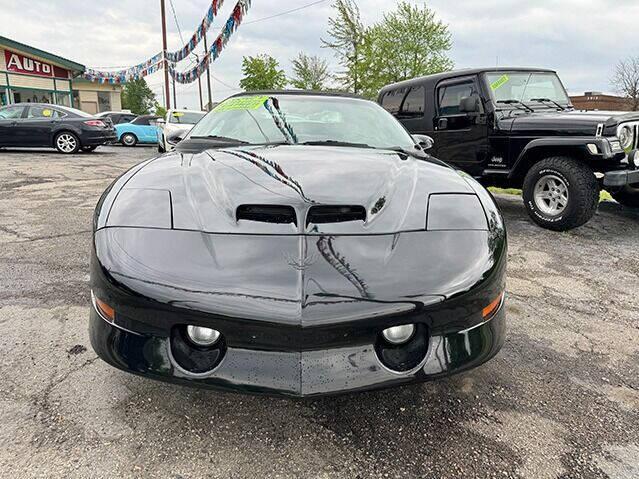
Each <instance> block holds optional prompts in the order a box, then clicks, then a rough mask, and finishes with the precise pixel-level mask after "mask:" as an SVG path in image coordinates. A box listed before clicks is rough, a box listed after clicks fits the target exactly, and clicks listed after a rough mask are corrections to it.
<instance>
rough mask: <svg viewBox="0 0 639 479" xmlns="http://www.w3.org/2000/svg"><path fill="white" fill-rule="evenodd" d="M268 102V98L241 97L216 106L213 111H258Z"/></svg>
mask: <svg viewBox="0 0 639 479" xmlns="http://www.w3.org/2000/svg"><path fill="white" fill-rule="evenodd" d="M266 100H268V96H266V95H260V96H239V97H236V98H229V99H228V100H226V101H223V102H222V103H220V104H219V105H218V106H216V107H215V108H214V109H213V111H215V112H222V111H232V110H257V109H258V108H260V107H261V106H262V105H264V103H265V102H266Z"/></svg>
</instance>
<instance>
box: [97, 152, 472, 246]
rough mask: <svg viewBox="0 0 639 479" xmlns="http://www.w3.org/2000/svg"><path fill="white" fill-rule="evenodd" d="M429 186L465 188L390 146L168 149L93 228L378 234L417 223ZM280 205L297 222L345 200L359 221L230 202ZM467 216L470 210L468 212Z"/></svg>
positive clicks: (420, 225) (439, 167)
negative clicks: (255, 213) (248, 211)
mask: <svg viewBox="0 0 639 479" xmlns="http://www.w3.org/2000/svg"><path fill="white" fill-rule="evenodd" d="M434 193H461V194H474V190H473V189H472V188H471V187H470V186H469V184H468V183H467V182H466V180H465V179H464V178H463V177H462V176H460V175H459V174H458V173H457V172H456V171H455V170H453V169H451V168H450V167H448V166H447V165H444V164H443V163H441V162H439V161H437V160H434V159H433V160H429V159H428V158H424V159H417V158H413V157H410V156H407V155H404V154H401V153H396V152H394V151H390V150H376V149H368V148H349V147H326V146H302V145H280V146H252V147H235V148H223V149H209V150H206V151H203V152H198V153H184V152H179V151H176V152H174V153H172V154H168V155H164V156H161V157H158V158H157V159H155V160H152V161H150V162H148V163H147V164H146V165H144V166H143V167H142V168H139V169H138V170H137V171H136V172H135V173H134V174H133V176H131V177H130V178H128V180H127V181H126V183H125V184H124V186H123V187H122V188H120V189H119V191H117V192H116V191H113V188H112V192H111V193H109V195H110V196H111V197H114V200H113V205H112V206H111V207H110V208H108V210H109V211H108V213H106V212H104V211H105V210H106V209H107V208H104V207H103V208H101V210H102V211H103V213H101V215H102V216H104V215H105V214H107V215H108V218H107V219H105V218H102V219H101V220H99V221H98V227H100V226H104V225H106V226H145V227H160V228H173V229H180V230H197V231H203V232H208V233H230V234H300V233H304V234H388V233H397V232H403V231H416V230H424V229H425V221H426V212H427V206H428V198H429V196H430V195H431V194H434ZM247 205H248V206H256V205H257V206H267V207H278V206H285V207H287V208H289V209H291V208H292V209H293V210H294V211H295V217H296V218H297V222H298V223H303V221H304V220H303V219H304V218H308V215H307V212H308V211H309V209H310V208H312V207H314V206H325V205H331V206H335V205H337V206H354V207H359V208H360V210H361V209H362V208H363V209H364V210H365V213H366V214H365V220H364V221H359V220H358V221H349V220H344V221H328V222H326V223H323V224H317V225H315V226H314V227H309V225H308V224H292V223H291V222H290V221H289V222H281V221H279V222H278V219H277V218H276V216H277V214H276V215H275V216H274V217H268V218H258V219H257V220H255V219H252V220H245V219H242V218H240V217H238V208H240V207H246V206H247ZM469 214H470V213H469Z"/></svg>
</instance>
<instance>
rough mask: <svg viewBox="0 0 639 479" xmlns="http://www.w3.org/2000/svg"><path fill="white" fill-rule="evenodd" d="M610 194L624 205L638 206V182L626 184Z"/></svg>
mask: <svg viewBox="0 0 639 479" xmlns="http://www.w3.org/2000/svg"><path fill="white" fill-rule="evenodd" d="M610 195H611V196H612V197H613V198H614V199H615V200H616V201H617V202H618V203H621V204H622V205H624V206H629V207H631V208H639V183H635V184H632V185H626V186H625V187H623V188H622V189H621V190H619V191H616V192H614V193H610Z"/></svg>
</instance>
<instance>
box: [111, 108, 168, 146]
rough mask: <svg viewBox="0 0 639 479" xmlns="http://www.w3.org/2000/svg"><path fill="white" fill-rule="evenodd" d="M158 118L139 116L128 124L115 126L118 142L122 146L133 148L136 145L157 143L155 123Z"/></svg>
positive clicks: (154, 116)
mask: <svg viewBox="0 0 639 479" xmlns="http://www.w3.org/2000/svg"><path fill="white" fill-rule="evenodd" d="M160 118H161V117H159V116H156V115H141V116H138V117H137V118H136V119H134V120H133V121H132V122H130V123H120V124H119V125H115V131H116V132H117V135H118V141H119V142H120V143H122V144H123V145H124V146H135V145H137V144H138V143H157V142H158V124H157V121H158V120H159V119H160Z"/></svg>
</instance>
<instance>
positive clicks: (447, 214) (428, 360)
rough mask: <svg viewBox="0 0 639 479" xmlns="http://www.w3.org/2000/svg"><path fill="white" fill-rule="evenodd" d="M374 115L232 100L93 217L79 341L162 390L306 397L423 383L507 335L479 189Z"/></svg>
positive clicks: (263, 99)
mask: <svg viewBox="0 0 639 479" xmlns="http://www.w3.org/2000/svg"><path fill="white" fill-rule="evenodd" d="M418 141H419V142H421V143H422V144H423V145H424V146H425V147H428V146H429V145H428V139H427V138H413V137H411V136H410V135H409V134H408V133H407V132H406V130H405V129H404V128H403V127H402V126H401V125H400V124H399V123H398V122H397V121H396V120H395V119H394V118H393V117H392V116H391V115H390V114H389V113H387V112H386V111H384V110H383V109H382V108H381V107H380V106H378V105H376V104H375V103H373V102H369V101H366V100H362V99H359V98H355V97H348V96H344V95H332V94H331V95H321V94H316V93H313V94H311V93H300V92H294V93H293V92H267V93H264V94H261V93H260V94H242V95H239V96H235V97H232V98H230V99H228V100H226V101H225V102H223V103H221V104H220V105H219V106H218V107H216V109H214V110H213V111H212V112H210V113H209V114H208V115H207V116H206V117H204V118H203V119H202V120H201V121H200V122H199V123H198V124H197V125H196V126H195V127H194V128H193V130H191V132H190V133H189V134H188V135H187V136H186V138H185V139H184V140H183V141H182V142H181V143H179V144H178V148H177V150H176V151H175V152H172V153H170V154H166V155H163V156H159V157H157V158H153V159H151V160H148V161H146V162H144V163H141V164H139V165H137V166H135V167H134V168H132V169H131V170H129V171H128V172H127V173H125V174H124V175H122V176H121V177H120V178H118V179H117V180H116V181H115V182H114V183H113V184H112V185H111V186H110V187H109V188H108V190H107V191H106V192H105V193H104V195H103V196H102V198H101V199H100V201H99V203H98V206H97V209H96V214H95V218H94V234H93V250H92V260H91V288H92V291H91V296H92V301H93V307H92V308H91V319H90V336H91V342H92V344H93V348H94V349H95V351H96V352H97V353H98V355H99V356H100V357H102V359H104V360H105V361H107V362H108V363H110V364H112V365H113V366H115V367H118V368H121V369H123V370H126V371H129V372H132V373H136V374H141V375H145V376H149V377H152V378H155V379H161V380H166V381H172V382H180V383H185V384H191V385H198V386H207V387H213V388H221V389H232V390H237V391H243V392H251V393H268V394H281V395H287V396H313V395H321V394H330V393H338V392H345V391H358V390H363V389H371V388H378V387H386V386H391V385H399V384H406V383H411V382H416V381H425V380H431V379H434V378H438V377H442V376H446V375H450V374H453V373H456V372H459V371H462V370H466V369H469V368H473V367H475V366H478V365H479V364H481V363H483V362H485V361H487V360H488V359H490V358H491V357H493V356H494V355H495V354H496V353H497V352H498V351H499V349H500V347H501V345H502V342H503V339H504V328H505V312H504V309H505V308H504V278H505V268H506V232H505V229H504V224H503V221H502V218H501V215H500V213H499V211H498V209H497V206H496V205H495V203H494V201H493V199H492V197H491V196H490V194H489V193H488V192H487V191H486V190H485V189H484V188H483V187H482V186H480V185H479V184H478V183H477V182H476V181H475V180H473V179H472V178H470V177H469V176H468V175H466V174H464V173H461V172H459V171H456V170H454V169H452V168H450V167H449V166H447V165H446V164H444V163H442V162H440V161H438V160H436V159H433V158H432V157H430V156H429V155H428V154H427V153H426V152H425V151H423V149H422V147H421V146H420V145H419V144H417V142H418Z"/></svg>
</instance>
